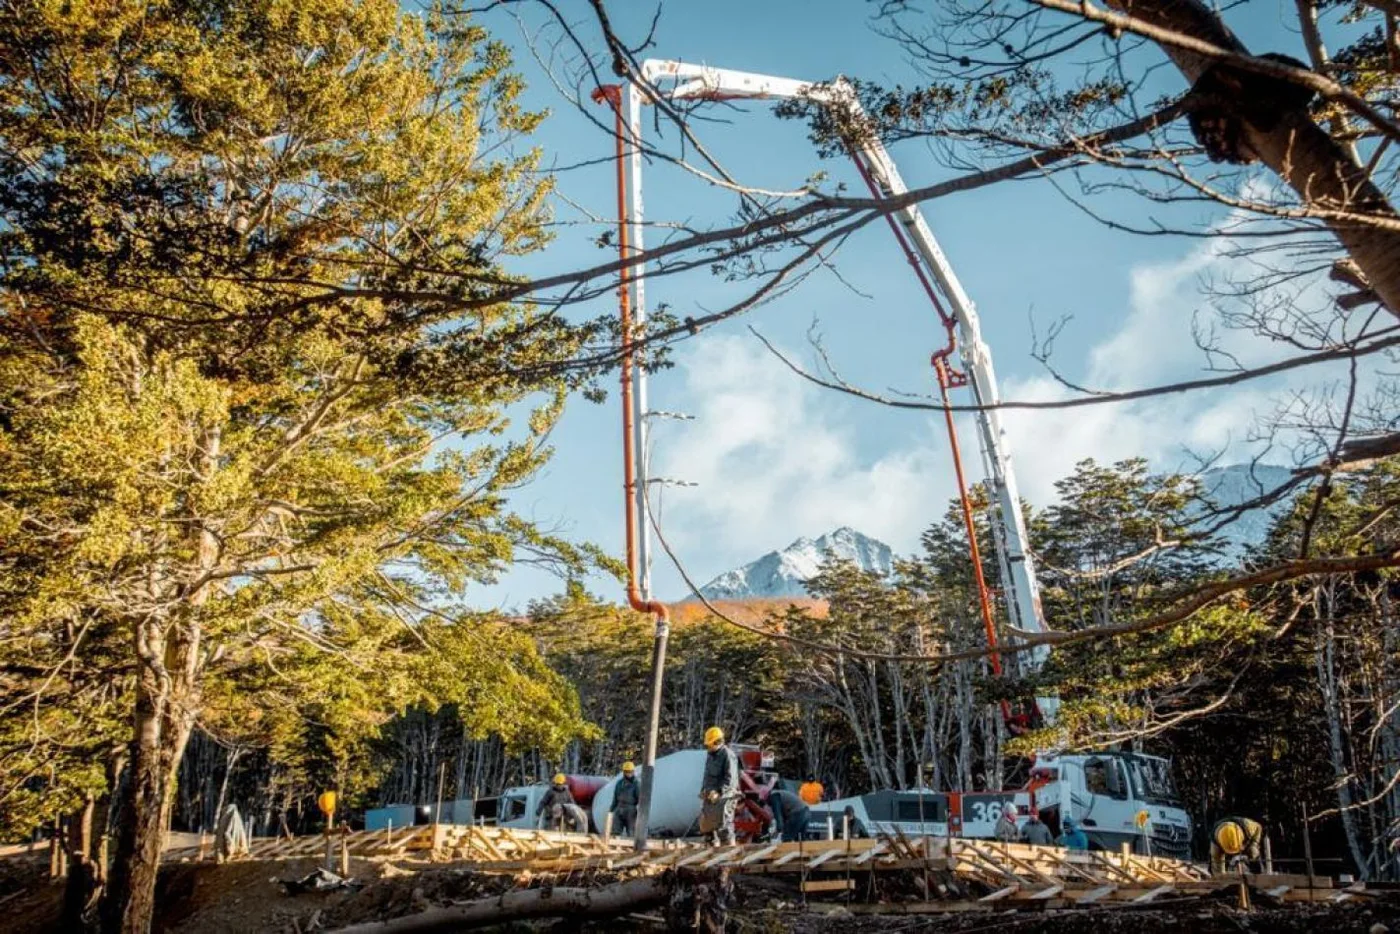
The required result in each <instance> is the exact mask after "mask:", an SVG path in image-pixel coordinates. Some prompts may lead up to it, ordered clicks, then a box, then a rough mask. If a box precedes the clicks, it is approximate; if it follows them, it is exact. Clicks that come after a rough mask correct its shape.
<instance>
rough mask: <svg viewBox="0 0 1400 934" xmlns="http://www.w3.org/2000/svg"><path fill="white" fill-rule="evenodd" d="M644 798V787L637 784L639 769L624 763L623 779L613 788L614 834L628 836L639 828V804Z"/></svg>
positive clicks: (629, 763)
mask: <svg viewBox="0 0 1400 934" xmlns="http://www.w3.org/2000/svg"><path fill="white" fill-rule="evenodd" d="M641 798H642V786H641V785H639V784H638V783H637V767H636V766H635V765H633V764H632V763H631V762H624V763H622V777H621V778H619V779H618V780H617V784H616V785H614V786H613V800H612V816H613V824H612V829H613V833H615V834H619V835H621V836H627V835H628V834H630V833H632V831H633V830H634V829H635V828H636V826H637V802H638V801H640V800H641Z"/></svg>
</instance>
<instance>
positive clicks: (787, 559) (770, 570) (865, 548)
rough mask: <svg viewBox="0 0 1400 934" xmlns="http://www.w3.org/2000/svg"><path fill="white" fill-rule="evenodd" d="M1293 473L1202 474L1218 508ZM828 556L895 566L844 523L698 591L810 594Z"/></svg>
mask: <svg viewBox="0 0 1400 934" xmlns="http://www.w3.org/2000/svg"><path fill="white" fill-rule="evenodd" d="M1292 473H1293V472H1292V471H1291V470H1290V469H1289V468H1287V467H1279V466H1277V465H1274V464H1255V465H1250V464H1231V465H1229V466H1226V467H1212V468H1211V469H1209V470H1207V471H1205V472H1204V473H1202V474H1201V486H1202V489H1203V491H1204V493H1205V495H1206V496H1207V497H1209V498H1210V499H1211V500H1212V501H1213V502H1215V503H1216V505H1217V506H1220V507H1230V506H1238V505H1241V504H1243V503H1247V502H1249V501H1250V500H1253V499H1256V498H1258V497H1259V496H1260V495H1262V494H1264V493H1268V492H1270V491H1272V490H1274V489H1276V488H1277V487H1279V486H1281V485H1282V484H1283V483H1285V482H1287V481H1288V479H1289V478H1290V477H1291V476H1292ZM1285 508H1287V500H1286V499H1285V500H1284V501H1283V502H1280V503H1275V504H1273V505H1271V506H1267V507H1263V508H1257V509H1251V510H1249V511H1248V512H1246V513H1244V514H1243V515H1241V516H1240V517H1239V518H1238V519H1236V520H1235V521H1234V522H1232V523H1231V524H1230V525H1227V526H1226V527H1225V528H1223V529H1221V530H1220V532H1219V533H1218V536H1217V537H1218V538H1219V539H1220V540H1221V543H1222V544H1223V546H1224V549H1225V555H1224V560H1225V561H1227V562H1228V561H1233V560H1235V559H1238V558H1239V557H1240V556H1242V555H1243V554H1244V553H1245V552H1246V551H1247V550H1248V549H1250V548H1252V547H1254V546H1257V545H1259V544H1260V543H1262V542H1263V541H1264V537H1265V536H1266V535H1267V534H1268V531H1269V526H1270V524H1271V523H1272V522H1273V519H1274V517H1275V516H1277V515H1278V513H1279V511H1280V510H1282V509H1285ZM829 555H834V556H835V557H838V558H843V559H845V560H847V561H852V562H854V563H855V564H856V565H857V566H858V567H861V568H863V569H865V570H867V571H875V572H876V573H879V574H882V575H887V574H889V573H891V572H892V571H893V569H894V552H893V551H892V550H891V549H890V546H888V545H886V544H885V543H884V542H882V541H878V540H877V539H873V538H871V537H869V536H868V535H862V534H861V533H859V532H857V531H856V530H855V529H851V528H845V527H843V528H839V529H837V530H836V531H834V532H829V533H827V534H826V535H823V536H822V537H821V538H818V539H815V540H813V539H810V538H806V537H803V538H799V539H798V540H797V541H795V542H793V543H792V544H791V545H788V546H787V547H786V548H784V549H783V550H782V551H770V552H769V553H768V554H766V555H764V556H763V557H761V558H759V559H758V560H757V561H753V562H750V563H749V564H746V565H744V566H743V567H741V568H736V569H734V570H732V571H726V572H725V573H724V574H721V575H720V576H719V577H716V578H715V579H714V580H712V581H710V582H709V583H708V584H706V585H705V586H704V587H701V588H700V592H701V593H702V594H704V595H705V597H706V598H707V599H710V600H751V599H762V598H774V597H777V598H783V597H806V596H808V593H807V588H806V582H807V581H809V580H811V579H812V578H813V577H815V576H816V574H817V571H819V570H820V569H821V565H822V561H823V560H825V559H826V557H827V556H829Z"/></svg>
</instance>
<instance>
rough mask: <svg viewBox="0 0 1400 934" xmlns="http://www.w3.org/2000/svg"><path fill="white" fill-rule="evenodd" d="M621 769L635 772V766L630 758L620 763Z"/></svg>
mask: <svg viewBox="0 0 1400 934" xmlns="http://www.w3.org/2000/svg"><path fill="white" fill-rule="evenodd" d="M622 771H623V772H635V771H637V767H636V766H635V765H633V764H632V762H631V760H628V761H627V762H624V763H622Z"/></svg>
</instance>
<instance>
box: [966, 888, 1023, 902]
mask: <svg viewBox="0 0 1400 934" xmlns="http://www.w3.org/2000/svg"><path fill="white" fill-rule="evenodd" d="M1019 891H1021V887H1020V886H1019V885H1014V884H1013V885H1008V886H1006V887H1005V888H1002V889H997V890H996V891H995V892H993V893H992V894H990V895H983V896H982V897H981V898H979V899H977V900H978V901H979V902H982V903H984V904H985V903H986V902H999V901H1001V900H1002V899H1003V898H1005V897H1006V896H1008V895H1014V894H1015V893H1017V892H1019Z"/></svg>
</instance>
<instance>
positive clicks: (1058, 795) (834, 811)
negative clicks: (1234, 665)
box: [808, 752, 1191, 859]
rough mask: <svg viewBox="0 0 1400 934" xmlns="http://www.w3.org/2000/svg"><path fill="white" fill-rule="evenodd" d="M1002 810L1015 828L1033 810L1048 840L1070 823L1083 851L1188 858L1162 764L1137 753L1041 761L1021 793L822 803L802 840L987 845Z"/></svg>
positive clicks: (878, 795) (1181, 814)
mask: <svg viewBox="0 0 1400 934" xmlns="http://www.w3.org/2000/svg"><path fill="white" fill-rule="evenodd" d="M1009 807H1014V808H1015V809H1016V823H1017V826H1018V827H1024V826H1025V823H1026V821H1027V820H1028V819H1029V818H1030V813H1031V811H1032V810H1033V809H1035V810H1038V811H1039V814H1040V819H1041V820H1042V821H1044V822H1045V824H1046V825H1047V826H1049V828H1050V831H1051V833H1052V834H1055V835H1058V834H1059V832H1060V829H1061V826H1062V825H1063V822H1064V819H1065V818H1067V817H1073V818H1074V819H1075V820H1076V821H1077V822H1078V823H1079V825H1080V826H1081V827H1082V828H1083V830H1084V833H1085V835H1086V836H1088V838H1089V847H1090V849H1098V850H1110V851H1115V852H1116V851H1117V850H1119V849H1120V848H1121V847H1122V845H1123V844H1125V843H1126V844H1128V846H1129V848H1130V849H1131V850H1132V851H1133V852H1135V853H1141V854H1151V855H1155V856H1171V857H1176V858H1178V859H1189V858H1190V856H1191V818H1190V816H1189V815H1188V814H1187V813H1186V811H1185V809H1183V808H1182V807H1181V802H1180V800H1179V799H1178V798H1177V796H1176V792H1175V790H1174V789H1173V788H1172V784H1171V777H1170V772H1169V764H1168V762H1167V760H1165V759H1161V758H1158V757H1156V756H1145V755H1140V754H1138V753H1121V752H1107V753H1095V754H1091V755H1059V756H1047V755H1042V756H1039V757H1037V758H1036V761H1035V763H1034V765H1033V767H1032V769H1031V780H1030V782H1029V783H1028V784H1027V785H1026V787H1024V788H1017V789H1008V790H1006V791H1001V792H994V791H989V792H960V791H929V790H915V791H876V792H872V793H870V794H866V795H858V796H856V797H853V798H841V799H838V800H835V801H824V802H822V803H821V804H820V805H817V806H816V807H814V808H813V809H812V819H811V822H810V823H809V824H808V833H809V835H811V836H813V837H827V836H840V835H841V834H842V833H843V832H847V833H849V834H850V835H851V836H855V837H873V836H876V835H879V834H893V833H895V832H896V831H897V832H899V833H902V834H904V835H905V836H908V837H921V836H931V837H966V838H972V839H991V838H992V837H994V836H995V835H996V824H997V820H998V819H999V818H1000V817H1001V813H1002V811H1004V810H1005V809H1006V808H1009ZM848 809H849V812H850V813H849V814H847V810H848ZM848 822H849V823H848Z"/></svg>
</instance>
